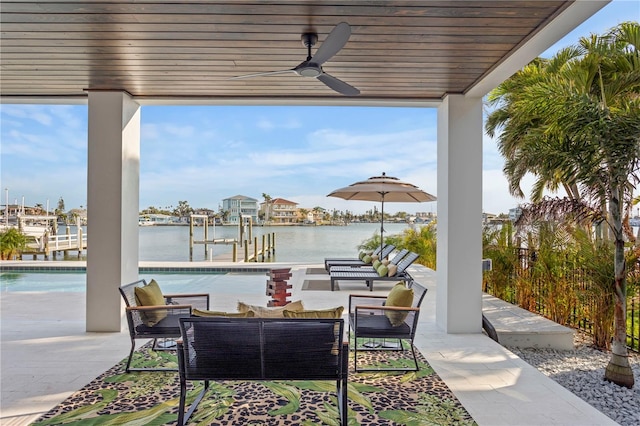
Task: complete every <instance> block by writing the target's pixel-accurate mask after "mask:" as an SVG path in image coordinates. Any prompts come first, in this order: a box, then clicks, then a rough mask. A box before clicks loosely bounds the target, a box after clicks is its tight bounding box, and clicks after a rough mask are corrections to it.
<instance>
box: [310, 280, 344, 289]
mask: <svg viewBox="0 0 640 426" xmlns="http://www.w3.org/2000/svg"><path fill="white" fill-rule="evenodd" d="M333 286H334V288H335V290H340V287H339V286H338V283H337V282H336V283H335V284H334V285H333ZM302 289H303V290H313V291H331V281H330V280H304V281H303V282H302Z"/></svg>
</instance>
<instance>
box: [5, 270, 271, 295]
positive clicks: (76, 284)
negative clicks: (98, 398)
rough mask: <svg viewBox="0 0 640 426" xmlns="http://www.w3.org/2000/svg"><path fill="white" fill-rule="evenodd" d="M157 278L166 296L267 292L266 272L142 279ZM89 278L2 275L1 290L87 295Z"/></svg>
mask: <svg viewBox="0 0 640 426" xmlns="http://www.w3.org/2000/svg"><path fill="white" fill-rule="evenodd" d="M143 278H144V279H146V280H147V282H148V281H150V280H151V279H152V278H153V279H155V280H156V281H157V282H158V284H159V285H160V288H161V289H162V292H163V293H210V294H252V293H253V294H255V293H256V291H259V292H264V289H265V285H266V281H267V277H266V275H265V273H264V272H242V273H234V272H210V273H195V274H194V273H165V272H141V273H140V279H143ZM86 283H87V275H86V273H85V272H84V271H82V272H55V271H42V272H33V271H29V272H2V273H0V289H1V291H2V292H3V293H5V292H27V291H42V292H85V291H86Z"/></svg>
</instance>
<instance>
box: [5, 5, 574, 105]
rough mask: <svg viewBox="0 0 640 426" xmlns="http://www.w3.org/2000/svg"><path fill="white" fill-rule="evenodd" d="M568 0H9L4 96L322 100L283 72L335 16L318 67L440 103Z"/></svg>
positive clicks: (371, 93) (381, 95)
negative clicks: (334, 50) (339, 44)
mask: <svg viewBox="0 0 640 426" xmlns="http://www.w3.org/2000/svg"><path fill="white" fill-rule="evenodd" d="M570 3H571V1H568V0H514V1H479V0H478V1H434V0H404V1H391V0H389V1H362V0H331V1H304V0H297V1H287V0H280V1H258V0H253V1H241V0H238V1H233V0H228V1H199V2H193V1H163V0H155V1H147V0H130V1H126V0H105V1H100V2H93V1H91V2H90V1H85V2H75V1H74V2H71V1H55V0H50V1H29V0H23V1H10V0H3V1H2V7H1V12H0V15H1V16H0V30H1V40H0V41H1V46H0V49H1V51H0V53H1V56H0V73H1V74H0V77H1V80H0V94H1V95H2V96H27V97H36V96H39V97H50V98H51V97H85V96H86V91H87V90H125V91H127V92H129V93H130V94H131V95H133V96H135V97H146V98H173V97H175V98H194V99H195V98H209V97H214V98H233V99H252V98H265V97H266V98H287V99H298V98H299V99H322V98H327V99H331V98H335V97H341V96H342V95H340V94H338V93H336V92H334V91H332V90H331V89H329V88H328V87H326V86H325V85H324V84H322V83H321V82H320V81H318V80H317V79H314V78H308V77H302V76H298V75H296V74H293V73H290V74H281V75H272V76H260V77H255V78H251V79H242V80H230V78H231V77H234V76H239V75H244V74H251V73H260V72H265V71H275V70H285V69H291V68H293V67H295V66H296V65H298V64H299V63H300V62H302V61H304V60H305V59H306V57H307V50H306V48H305V47H304V46H303V45H302V43H301V40H300V36H301V34H302V33H304V32H310V31H311V32H317V34H318V44H317V45H316V46H315V48H314V49H313V53H315V50H316V49H317V48H318V47H319V46H320V45H321V44H322V42H323V40H324V39H325V38H326V37H327V35H328V34H329V32H330V31H331V30H332V29H333V28H334V27H335V25H336V24H338V23H339V22H343V21H344V22H347V23H348V24H350V25H351V37H350V39H349V41H348V42H347V44H346V45H345V47H344V48H343V49H342V50H341V51H339V52H338V54H336V55H335V56H334V57H333V58H332V59H330V60H329V61H327V62H326V63H325V64H324V65H323V68H324V71H325V72H327V73H329V74H331V75H333V76H334V77H337V78H339V79H341V80H343V81H345V82H347V83H349V84H350V85H352V86H355V87H357V88H358V89H359V90H360V91H361V93H360V95H359V97H360V98H365V99H382V100H385V99H405V100H406V99H411V100H437V99H441V98H442V97H443V95H444V94H446V93H465V91H467V90H468V89H469V88H470V87H471V86H472V85H473V84H474V82H476V81H478V80H479V79H480V78H481V77H482V76H483V75H485V74H486V73H487V72H488V71H490V70H491V69H492V68H493V67H495V66H496V65H497V64H499V63H500V62H501V61H503V60H504V58H506V57H508V55H510V53H511V52H513V50H514V49H515V48H516V47H518V46H519V45H521V44H522V43H523V42H524V41H526V40H527V39H529V38H530V37H531V36H532V35H533V34H535V33H536V32H538V31H540V30H541V28H542V27H544V26H545V25H546V24H547V23H548V22H549V21H550V20H551V19H553V18H554V17H555V16H556V15H557V14H558V13H559V12H561V11H562V10H564V8H566V7H567V6H568V5H569V4H570Z"/></svg>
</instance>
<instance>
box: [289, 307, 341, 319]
mask: <svg viewBox="0 0 640 426" xmlns="http://www.w3.org/2000/svg"><path fill="white" fill-rule="evenodd" d="M343 311H344V306H338V307H337V308H333V309H319V310H309V311H289V310H285V311H284V312H283V314H284V317H285V318H341V317H342V312H343Z"/></svg>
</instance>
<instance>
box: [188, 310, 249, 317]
mask: <svg viewBox="0 0 640 426" xmlns="http://www.w3.org/2000/svg"><path fill="white" fill-rule="evenodd" d="M191 315H193V316H194V317H226V318H252V317H254V316H255V314H254V313H253V311H246V312H219V311H207V310H204V309H193V311H191Z"/></svg>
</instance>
